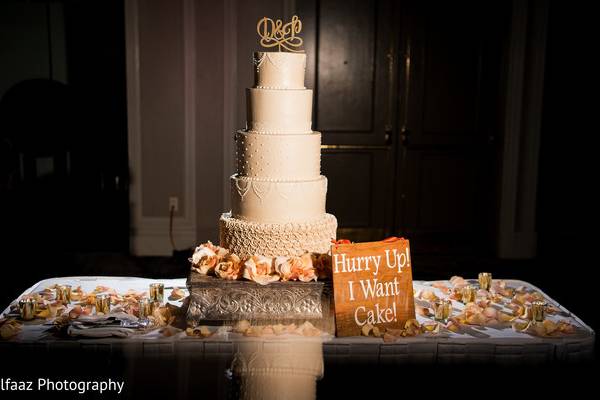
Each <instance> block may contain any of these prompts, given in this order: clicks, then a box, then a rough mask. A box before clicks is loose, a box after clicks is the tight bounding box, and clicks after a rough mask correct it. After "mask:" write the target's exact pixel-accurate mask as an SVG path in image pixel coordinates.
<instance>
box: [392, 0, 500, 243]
mask: <svg viewBox="0 0 600 400" xmlns="http://www.w3.org/2000/svg"><path fill="white" fill-rule="evenodd" d="M506 8H507V6H503V5H501V4H500V3H498V4H496V3H494V2H490V3H485V4H483V3H481V4H480V3H474V2H473V3H470V2H464V3H445V4H439V5H438V4H437V3H436V6H435V7H432V6H431V3H428V2H418V3H417V2H406V3H404V7H403V10H402V13H403V18H402V22H403V23H402V25H403V28H402V33H401V40H402V46H403V48H402V50H403V53H404V55H405V60H406V61H405V63H403V70H402V71H401V76H403V77H404V78H405V79H404V81H403V83H404V85H403V87H402V88H401V91H402V92H403V93H402V95H401V98H402V99H403V101H402V104H401V110H400V112H399V116H400V120H401V123H402V126H403V128H402V133H403V139H404V140H403V141H402V143H400V152H399V154H400V161H399V163H400V165H401V166H402V167H401V169H400V171H399V176H400V178H399V185H398V188H399V195H398V198H399V199H400V203H401V204H400V209H401V211H400V212H399V213H397V214H396V215H397V218H398V225H397V226H398V227H399V230H400V231H402V232H407V234H408V235H410V236H411V237H412V238H414V239H415V240H413V244H414V246H413V249H414V250H416V251H419V250H420V249H427V248H430V243H431V242H438V244H439V243H442V244H443V242H447V243H451V245H450V247H447V248H446V249H445V250H447V251H453V249H452V247H453V246H454V249H458V247H460V248H461V249H463V250H464V249H468V251H482V252H492V251H493V243H494V242H495V241H494V237H493V236H494V226H493V225H494V210H495V202H494V199H495V198H496V196H495V189H496V170H495V167H496V164H497V151H498V147H497V142H498V141H497V140H496V137H497V136H498V134H499V123H498V121H499V118H498V115H499V111H500V96H499V86H500V82H501V75H500V69H499V65H500V64H501V57H502V51H503V47H502V41H501V38H502V37H503V26H504V24H505V22H506V19H505V18H506ZM401 86H402V85H401ZM445 237H452V239H451V240H450V239H449V240H446V239H445ZM456 242H461V243H460V246H456ZM420 246H422V247H420ZM461 251H462V250H461Z"/></svg>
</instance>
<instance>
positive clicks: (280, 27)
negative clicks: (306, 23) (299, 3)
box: [256, 15, 304, 53]
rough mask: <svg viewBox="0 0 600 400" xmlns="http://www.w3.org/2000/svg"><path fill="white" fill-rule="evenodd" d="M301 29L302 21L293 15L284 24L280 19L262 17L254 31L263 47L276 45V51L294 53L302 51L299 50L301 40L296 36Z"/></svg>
mask: <svg viewBox="0 0 600 400" xmlns="http://www.w3.org/2000/svg"><path fill="white" fill-rule="evenodd" d="M301 30H302V21H300V19H299V18H298V16H296V15H294V16H293V17H292V20H291V21H290V22H288V23H286V24H284V23H283V21H282V20H280V19H278V20H275V21H274V20H272V19H271V18H267V17H263V18H261V19H259V20H258V23H257V24H256V32H257V33H258V35H259V36H260V44H261V46H263V47H265V48H272V47H277V50H278V51H281V50H282V49H283V50H287V51H291V52H294V53H302V52H304V50H300V49H299V47H301V46H302V43H303V40H302V38H301V37H300V36H297V35H298V34H299V33H300V31H301Z"/></svg>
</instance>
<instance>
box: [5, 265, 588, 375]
mask: <svg viewBox="0 0 600 400" xmlns="http://www.w3.org/2000/svg"><path fill="white" fill-rule="evenodd" d="M185 281H186V280H185V278H181V279H144V278H135V277H100V276H96V277H62V278H52V279H46V280H43V281H40V282H38V283H36V284H34V285H33V286H31V287H30V288H29V289H27V290H25V291H24V292H23V294H22V295H21V296H23V295H26V294H29V293H32V292H36V291H40V290H42V289H44V288H47V287H48V286H51V285H54V284H69V285H72V286H73V287H77V286H81V287H82V289H83V290H84V291H92V290H94V289H95V288H96V286H99V285H102V286H108V287H110V288H112V289H115V290H116V291H117V292H119V293H122V292H123V293H124V292H126V291H127V290H129V289H133V290H136V291H142V290H147V289H148V286H149V284H150V283H153V282H161V283H163V284H164V285H165V299H167V298H168V296H169V294H170V292H171V290H172V288H174V287H180V288H185ZM506 282H507V284H508V285H509V286H513V287H518V286H522V285H524V286H529V287H530V288H532V289H534V290H537V291H539V292H540V293H542V294H544V296H545V297H546V298H547V300H548V301H549V302H551V303H553V304H554V305H555V306H556V307H558V308H559V309H560V310H561V312H562V317H564V318H569V320H570V322H571V323H573V324H574V325H576V326H577V328H578V332H577V333H576V334H574V335H569V336H562V337H551V338H543V337H535V336H531V335H527V334H523V333H519V332H515V331H513V330H512V329H510V328H508V329H495V328H489V327H486V328H483V327H482V328H472V329H470V330H469V331H468V332H466V333H452V332H448V333H445V334H441V335H435V336H434V335H422V336H417V337H406V338H401V339H399V340H398V341H396V342H394V343H384V342H383V340H382V339H377V338H372V337H348V338H326V339H325V340H324V343H323V353H324V356H325V360H326V362H329V363H337V362H341V363H345V362H349V361H352V362H368V363H371V362H379V363H392V364H396V363H403V362H454V361H461V360H466V361H497V362H503V361H506V362H512V361H517V362H523V361H527V360H528V361H533V362H540V361H541V362H544V361H550V360H556V359H558V360H579V359H588V358H590V357H592V356H593V348H594V342H595V333H594V331H593V330H592V329H591V328H590V327H589V326H587V325H586V324H585V323H584V322H583V321H581V320H580V319H579V318H577V317H576V316H575V315H573V314H572V313H570V312H569V311H568V310H566V309H565V308H564V307H562V306H560V304H558V303H557V302H555V301H554V300H552V299H551V298H550V297H549V296H548V295H546V294H545V293H543V292H542V291H541V290H540V289H539V288H536V287H534V286H533V285H530V284H528V283H526V282H522V281H518V280H507V281H506ZM426 287H427V288H431V286H430V283H429V282H423V281H415V282H414V288H415V291H417V290H419V289H421V288H426ZM21 296H19V297H21ZM17 300H18V299H16V300H15V301H17ZM172 303H173V304H176V305H181V301H177V302H172ZM454 306H455V308H458V307H461V305H460V304H458V303H456V302H455V304H454ZM8 309H9V308H8V307H7V308H6V310H5V311H4V312H8ZM418 319H419V320H420V321H421V322H423V321H424V320H425V318H423V317H421V316H419V317H418ZM47 329H48V326H44V325H41V324H40V325H30V324H27V325H25V326H24V329H23V330H22V332H21V333H20V334H19V335H18V336H17V337H15V338H14V339H13V340H12V342H20V343H23V344H24V343H36V344H37V345H39V344H40V343H47V344H48V345H53V344H56V343H57V342H69V341H71V342H75V343H77V342H80V343H86V345H92V344H94V343H97V344H112V343H119V342H123V341H128V342H129V341H132V342H143V344H142V345H140V347H139V350H140V351H144V352H149V353H154V352H156V351H159V352H161V353H169V352H172V353H177V352H179V351H184V352H185V351H189V350H190V348H191V347H193V348H194V352H196V353H198V352H199V353H202V354H203V353H212V354H215V355H218V356H223V357H233V354H234V348H235V345H234V343H235V342H236V341H239V340H260V341H265V342H268V340H266V339H256V338H254V339H248V338H244V337H238V336H236V334H232V335H227V336H220V337H211V338H209V339H198V338H189V337H186V336H185V334H184V333H182V334H180V335H176V336H172V337H168V338H164V337H160V336H157V335H144V336H139V337H135V338H133V339H131V338H128V339H116V338H114V339H112V338H111V339H56V338H54V337H51V336H48V335H47V334H46V333H45V331H46V330H47ZM190 346H191V347H190Z"/></svg>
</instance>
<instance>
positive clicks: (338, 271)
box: [331, 238, 415, 336]
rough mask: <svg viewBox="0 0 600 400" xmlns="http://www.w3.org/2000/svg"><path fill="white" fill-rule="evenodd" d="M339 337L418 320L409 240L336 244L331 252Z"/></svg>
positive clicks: (393, 326) (398, 239) (399, 326)
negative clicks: (370, 328)
mask: <svg viewBox="0 0 600 400" xmlns="http://www.w3.org/2000/svg"><path fill="white" fill-rule="evenodd" d="M331 253H332V259H331V267H332V270H333V291H334V297H335V317H336V330H337V335H338V336H356V335H360V332H361V328H362V327H363V326H365V325H371V326H381V327H386V328H403V327H404V324H405V323H406V321H407V320H410V319H414V318H415V309H414V301H413V289H412V270H411V260H410V248H409V243H408V240H405V239H400V238H390V239H387V240H383V241H380V242H367V243H345V244H337V243H336V244H334V245H333V246H332V248H331Z"/></svg>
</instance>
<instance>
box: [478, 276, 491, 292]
mask: <svg viewBox="0 0 600 400" xmlns="http://www.w3.org/2000/svg"><path fill="white" fill-rule="evenodd" d="M478 280H479V287H480V288H481V289H483V290H490V288H491V287H492V273H491V272H480V273H479V276H478Z"/></svg>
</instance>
